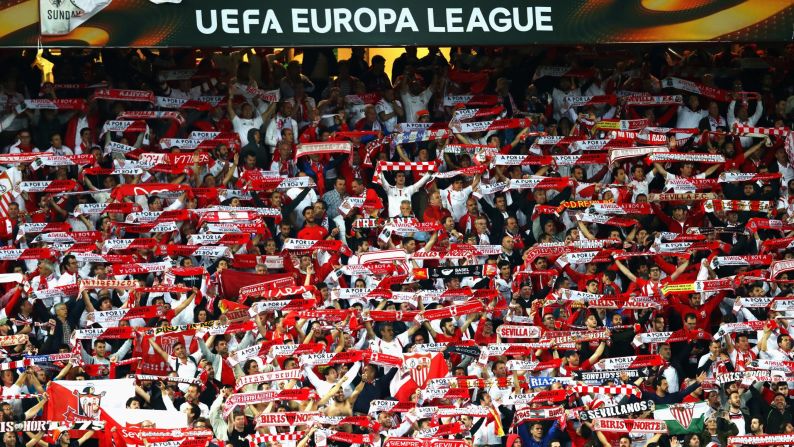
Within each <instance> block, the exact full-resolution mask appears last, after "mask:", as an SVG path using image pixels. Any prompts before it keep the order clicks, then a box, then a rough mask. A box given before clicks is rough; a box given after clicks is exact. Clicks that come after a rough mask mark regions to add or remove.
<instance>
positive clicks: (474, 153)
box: [0, 44, 794, 447]
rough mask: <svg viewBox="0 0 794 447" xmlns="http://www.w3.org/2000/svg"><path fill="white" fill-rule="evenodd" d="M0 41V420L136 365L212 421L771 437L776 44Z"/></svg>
mask: <svg viewBox="0 0 794 447" xmlns="http://www.w3.org/2000/svg"><path fill="white" fill-rule="evenodd" d="M296 53H302V59H301V60H302V62H299V61H298V60H297V59H294V58H293V59H290V57H291V56H294V55H295V54H296ZM0 60H2V61H3V66H5V67H6V70H4V74H3V75H2V89H1V90H0V111H2V115H0V119H2V122H1V123H0V126H1V127H0V130H1V131H2V133H1V134H0V140H2V141H0V143H2V145H3V147H4V150H3V153H2V154H0V165H2V169H3V172H2V174H0V186H2V189H0V214H2V221H1V222H0V239H2V243H3V248H2V249H0V263H1V265H2V267H1V268H2V274H0V282H1V283H2V284H0V285H1V286H2V287H3V291H2V292H3V293H2V297H1V298H0V306H2V308H3V311H2V312H3V315H2V317H3V319H2V322H1V323H0V334H1V335H0V346H2V348H1V349H0V352H2V356H3V359H4V360H3V363H2V364H0V369H2V371H1V374H0V378H2V382H3V389H2V395H3V397H2V402H3V403H2V405H0V408H1V409H2V411H1V412H0V422H14V421H16V422H20V421H25V420H28V421H34V420H37V419H38V420H47V419H48V416H47V415H48V414H51V412H48V410H47V407H48V406H50V405H53V404H54V403H53V394H52V393H51V392H50V390H51V389H52V388H53V386H54V384H57V383H58V381H63V380H90V381H100V380H111V379H120V378H125V377H128V376H129V377H133V378H135V380H136V384H135V396H130V397H129V399H128V400H127V401H126V406H127V408H129V409H131V410H133V411H134V410H136V409H156V410H169V411H179V412H183V413H185V414H186V415H187V421H188V423H189V424H190V427H192V428H195V429H199V430H200V429H209V430H210V434H209V436H207V437H198V439H199V440H200V441H201V442H205V441H209V440H210V438H211V444H210V445H224V444H225V445H231V446H234V447H240V446H249V445H251V446H267V447H276V446H284V447H292V446H298V447H305V446H307V445H312V446H316V447H324V446H326V445H327V444H328V443H331V444H333V445H349V444H356V445H358V444H365V445H374V446H381V445H382V446H384V447H385V446H391V447H425V446H436V447H450V446H476V447H496V446H502V447H522V446H523V447H553V446H560V447H565V446H569V445H570V446H575V447H582V446H604V447H607V446H614V447H617V446H619V447H640V446H665V447H666V446H673V447H676V446H687V447H716V446H718V447H727V446H729V445H736V446H740V445H792V443H794V351H792V349H794V344H793V343H792V338H791V335H790V333H789V331H788V329H789V322H790V321H791V319H792V316H794V292H792V289H791V286H792V283H794V276H792V275H794V274H793V273H792V271H794V220H792V217H794V206H792V203H794V196H791V195H790V194H789V190H790V189H791V188H794V184H793V183H792V181H794V166H792V164H791V161H790V160H791V157H792V156H794V135H792V134H791V133H790V132H789V129H790V128H791V127H792V121H793V120H794V113H793V112H794V45H792V44H789V45H787V46H782V45H781V46H769V47H764V46H760V45H739V44H734V45H729V46H724V47H709V46H704V47H699V48H697V49H691V48H688V49H683V48H677V47H675V49H674V48H664V47H662V46H636V47H630V48H628V49H623V48H620V47H604V48H598V49H590V48H551V49H540V48H526V49H496V48H492V49H470V48H453V49H452V51H451V53H450V55H449V56H448V58H447V57H445V56H444V55H443V54H442V53H441V52H440V51H439V50H438V49H437V48H430V49H429V53H428V54H427V55H426V56H424V57H421V58H420V57H418V56H417V50H416V49H415V48H406V49H405V53H404V54H403V55H401V56H400V57H399V58H398V59H396V60H395V61H394V63H393V68H392V70H391V73H386V71H385V70H386V69H385V67H386V61H385V59H384V58H382V57H380V56H375V57H372V58H371V60H369V61H368V60H367V58H366V57H365V51H364V50H363V49H359V48H356V49H353V51H352V56H351V57H350V58H349V59H346V60H337V55H336V53H335V52H334V51H332V50H331V49H305V50H302V51H298V50H294V51H287V50H284V51H280V52H275V51H273V50H262V49H257V50H249V51H206V50H205V51H201V50H160V51H159V52H153V51H146V50H79V51H76V50H63V51H62V52H60V53H57V54H54V53H51V52H49V51H46V50H45V51H43V52H42V51H39V52H35V51H31V50H24V51H15V52H8V51H5V52H3V53H2V54H0ZM49 67H51V70H52V71H51V73H50V71H49ZM42 79H44V82H42ZM18 362H21V363H18ZM97 405H98V404H97ZM99 410H102V407H101V406H100V407H99ZM81 415H82V416H83V417H88V418H89V419H90V418H94V417H98V414H97V413H96V411H91V410H82V413H81ZM60 422H64V423H66V422H74V421H60ZM156 423H157V421H148V422H147V423H145V424H144V425H143V427H144V428H146V427H150V428H151V427H156ZM147 424H148V425H147ZM100 427H101V426H100ZM205 431H206V430H205ZM105 432H106V433H105V434H104V436H105V437H106V438H105V439H106V440H107V442H109V443H112V444H113V445H126V444H131V445H133V444H135V443H134V442H133V441H130V440H129V439H126V438H125V437H124V436H123V435H122V434H121V429H120V428H118V427H115V426H114V427H112V428H111V427H110V426H106V430H105ZM83 433H85V434H84V435H83ZM78 435H79V436H78ZM92 436H93V437H94V438H93V439H92ZM78 438H79V439H78ZM98 438H99V435H98V433H97V432H95V431H88V432H83V431H80V432H75V431H73V430H72V433H71V434H70V430H69V429H68V427H66V428H65V429H64V430H63V431H62V432H61V433H53V432H51V431H25V430H21V431H17V430H5V432H4V433H3V443H4V444H5V445H6V446H14V445H22V444H23V443H24V444H26V445H28V446H33V445H36V444H41V445H60V446H64V447H66V446H69V445H81V444H83V443H85V442H89V443H93V442H98V441H97V439H98ZM187 439H188V438H185V437H184V436H183V437H182V438H163V439H159V438H158V439H151V440H148V439H146V438H145V437H144V438H143V441H140V445H144V444H145V445H149V446H156V445H163V446H164V445H180V444H178V442H183V444H181V445H192V444H187V442H188V441H187ZM174 440H176V441H177V444H167V442H169V441H172V442H173V441H174ZM99 442H100V444H102V442H105V441H99ZM48 443H49V444H48ZM102 445H110V444H102ZM197 445H199V444H197Z"/></svg>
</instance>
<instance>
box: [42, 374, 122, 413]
mask: <svg viewBox="0 0 794 447" xmlns="http://www.w3.org/2000/svg"><path fill="white" fill-rule="evenodd" d="M134 386H135V380H134V379H113V380H58V381H57V382H52V383H51V384H50V386H49V387H47V394H48V396H49V402H48V403H47V406H46V407H45V409H44V410H45V411H44V414H45V416H46V418H47V419H49V420H60V421H67V422H75V421H87V420H98V419H101V416H102V414H103V413H104V412H105V408H124V407H125V404H126V403H127V399H129V398H130V397H133V396H134V395H135V387H134Z"/></svg>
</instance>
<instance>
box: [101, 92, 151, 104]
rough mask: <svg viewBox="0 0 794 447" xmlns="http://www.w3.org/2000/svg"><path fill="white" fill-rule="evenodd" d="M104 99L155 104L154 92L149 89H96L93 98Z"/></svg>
mask: <svg viewBox="0 0 794 447" xmlns="http://www.w3.org/2000/svg"><path fill="white" fill-rule="evenodd" d="M97 99H104V100H110V101H130V102H148V103H152V104H154V92H151V91H148V90H121V89H113V88H110V89H100V90H95V91H94V94H93V95H91V100H97Z"/></svg>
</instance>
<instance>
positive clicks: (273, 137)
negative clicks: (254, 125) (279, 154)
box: [265, 101, 298, 148]
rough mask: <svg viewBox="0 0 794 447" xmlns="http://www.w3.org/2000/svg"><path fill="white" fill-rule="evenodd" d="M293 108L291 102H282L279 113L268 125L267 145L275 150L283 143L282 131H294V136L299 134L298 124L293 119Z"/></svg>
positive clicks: (266, 132) (266, 133)
mask: <svg viewBox="0 0 794 447" xmlns="http://www.w3.org/2000/svg"><path fill="white" fill-rule="evenodd" d="M292 113H293V106H292V103H291V102H288V101H282V102H281V103H279V106H278V113H277V114H276V116H275V117H274V118H273V120H272V121H270V123H268V125H267V130H266V131H265V144H266V145H268V146H270V147H271V148H274V147H275V146H276V144H277V143H278V142H279V141H281V138H282V136H283V134H282V132H281V131H282V130H284V129H285V128H289V129H292V132H293V134H296V135H297V134H298V122H297V121H295V120H294V119H292Z"/></svg>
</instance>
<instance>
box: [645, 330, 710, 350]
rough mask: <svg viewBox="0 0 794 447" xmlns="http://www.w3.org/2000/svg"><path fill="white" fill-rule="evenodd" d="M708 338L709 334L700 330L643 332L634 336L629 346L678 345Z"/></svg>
mask: <svg viewBox="0 0 794 447" xmlns="http://www.w3.org/2000/svg"><path fill="white" fill-rule="evenodd" d="M709 336H710V334H708V333H707V332H705V331H703V330H701V329H698V330H695V331H690V330H687V329H679V330H677V331H675V332H644V333H642V334H637V335H636V336H634V340H633V341H632V342H631V344H632V345H633V346H634V347H637V348H638V347H640V346H642V345H644V344H649V343H678V342H683V341H692V340H706V339H707V338H708V337H709Z"/></svg>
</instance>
